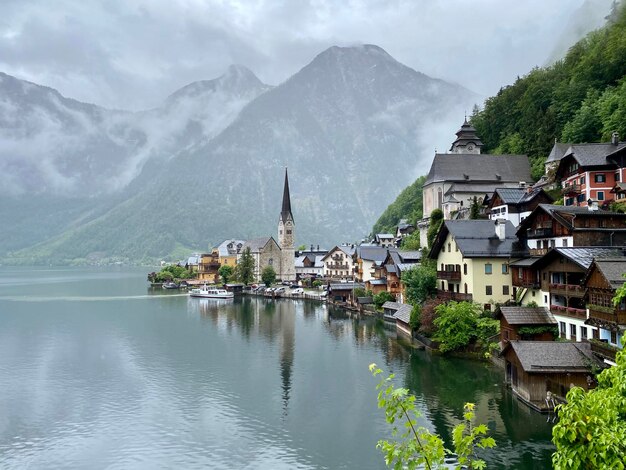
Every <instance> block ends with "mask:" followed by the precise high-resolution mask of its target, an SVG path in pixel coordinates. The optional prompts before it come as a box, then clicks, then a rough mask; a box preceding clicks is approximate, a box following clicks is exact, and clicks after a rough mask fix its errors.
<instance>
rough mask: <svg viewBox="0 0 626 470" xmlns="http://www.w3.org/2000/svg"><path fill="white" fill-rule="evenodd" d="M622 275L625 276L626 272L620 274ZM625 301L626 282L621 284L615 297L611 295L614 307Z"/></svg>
mask: <svg viewBox="0 0 626 470" xmlns="http://www.w3.org/2000/svg"><path fill="white" fill-rule="evenodd" d="M622 277H625V278H626V274H622ZM624 301H626V282H624V284H622V285H621V286H620V287H619V288H618V289H617V290H616V291H615V297H613V305H615V306H616V307H617V306H618V305H619V304H621V303H622V302H624Z"/></svg>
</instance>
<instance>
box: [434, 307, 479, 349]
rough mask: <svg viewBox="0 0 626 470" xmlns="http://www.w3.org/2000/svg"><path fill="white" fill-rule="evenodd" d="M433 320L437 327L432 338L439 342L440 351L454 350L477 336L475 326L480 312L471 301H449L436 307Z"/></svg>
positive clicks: (467, 343)
mask: <svg viewBox="0 0 626 470" xmlns="http://www.w3.org/2000/svg"><path fill="white" fill-rule="evenodd" d="M435 310H436V312H437V318H435V320H434V324H435V327H436V328H437V330H436V332H435V334H434V335H433V339H434V340H435V341H437V342H439V350H440V351H441V352H444V353H445V352H449V351H454V350H456V349H459V348H462V347H464V346H467V345H469V344H470V341H471V340H472V339H474V338H476V337H477V331H476V327H477V324H478V319H479V317H480V315H481V313H482V311H481V309H480V307H479V306H478V305H477V304H474V303H472V302H455V301H450V302H448V303H447V304H441V305H439V306H438V307H437V308H436V309H435Z"/></svg>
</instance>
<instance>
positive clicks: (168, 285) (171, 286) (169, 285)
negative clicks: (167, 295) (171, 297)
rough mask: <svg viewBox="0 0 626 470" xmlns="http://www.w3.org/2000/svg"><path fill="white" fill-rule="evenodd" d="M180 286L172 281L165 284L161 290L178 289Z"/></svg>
mask: <svg viewBox="0 0 626 470" xmlns="http://www.w3.org/2000/svg"><path fill="white" fill-rule="evenodd" d="M179 287H180V286H179V285H178V284H176V283H175V282H173V281H169V282H165V283H164V284H163V289H178V288H179Z"/></svg>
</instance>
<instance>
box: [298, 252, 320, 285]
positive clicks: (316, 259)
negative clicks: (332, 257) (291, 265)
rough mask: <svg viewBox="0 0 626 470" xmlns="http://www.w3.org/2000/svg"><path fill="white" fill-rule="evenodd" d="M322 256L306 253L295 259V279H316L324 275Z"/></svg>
mask: <svg viewBox="0 0 626 470" xmlns="http://www.w3.org/2000/svg"><path fill="white" fill-rule="evenodd" d="M323 257H324V255H317V254H315V253H309V252H306V253H304V254H301V255H300V256H298V257H296V278H297V279H303V278H305V277H310V278H317V277H322V276H323V275H324V262H323V261H322V258H323Z"/></svg>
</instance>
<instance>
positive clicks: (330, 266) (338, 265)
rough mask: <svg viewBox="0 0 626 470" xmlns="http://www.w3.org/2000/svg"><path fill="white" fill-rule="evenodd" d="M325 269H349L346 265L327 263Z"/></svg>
mask: <svg viewBox="0 0 626 470" xmlns="http://www.w3.org/2000/svg"><path fill="white" fill-rule="evenodd" d="M326 268H327V269H349V266H348V265H347V264H339V263H328V264H327V265H326Z"/></svg>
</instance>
